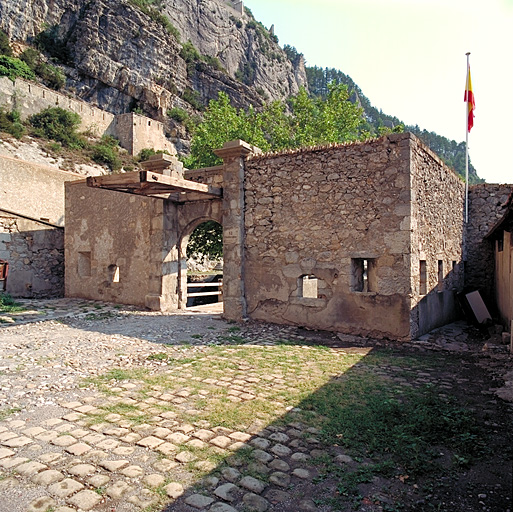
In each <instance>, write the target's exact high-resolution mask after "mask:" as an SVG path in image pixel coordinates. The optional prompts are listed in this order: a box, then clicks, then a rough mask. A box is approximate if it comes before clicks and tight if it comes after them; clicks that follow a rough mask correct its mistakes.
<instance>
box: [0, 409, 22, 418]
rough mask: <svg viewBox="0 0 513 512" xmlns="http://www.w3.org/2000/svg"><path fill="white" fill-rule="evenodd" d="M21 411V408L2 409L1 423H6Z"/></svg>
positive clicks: (0, 412) (0, 414)
mask: <svg viewBox="0 0 513 512" xmlns="http://www.w3.org/2000/svg"><path fill="white" fill-rule="evenodd" d="M20 411H21V409H20V408H19V407H9V408H7V409H0V421H4V420H5V419H7V418H8V417H9V416H11V415H13V414H16V413H17V412H20Z"/></svg>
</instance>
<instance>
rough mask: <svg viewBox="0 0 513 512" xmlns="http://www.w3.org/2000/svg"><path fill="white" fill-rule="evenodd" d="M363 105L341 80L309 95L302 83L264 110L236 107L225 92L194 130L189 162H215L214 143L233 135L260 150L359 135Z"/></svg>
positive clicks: (192, 165)
mask: <svg viewBox="0 0 513 512" xmlns="http://www.w3.org/2000/svg"><path fill="white" fill-rule="evenodd" d="M362 126H363V118H362V109H360V108H359V107H358V106H357V105H355V104H353V103H351V102H350V101H349V100H348V93H347V88H346V87H345V86H344V85H333V86H330V90H329V94H328V96H327V97H326V98H325V99H323V98H313V97H311V96H309V95H308V93H307V91H306V90H305V89H301V90H300V91H299V93H298V94H297V95H296V96H294V97H292V98H291V99H290V100H289V110H287V107H286V105H285V104H284V103H282V102H278V101H275V102H273V103H271V104H269V105H267V106H266V107H264V109H263V110H262V111H257V110H256V109H254V108H253V107H252V106H250V107H249V108H248V109H247V110H244V109H236V108H235V107H233V106H232V105H231V103H230V99H229V98H228V96H227V95H226V94H225V93H219V96H218V99H217V100H212V101H210V103H209V106H208V108H207V110H206V112H205V115H204V119H203V122H201V123H200V124H199V125H198V126H197V127H196V128H195V130H194V132H193V138H192V143H191V154H190V156H189V157H187V158H186V159H185V162H184V163H185V165H186V166H187V167H189V168H198V167H209V166H212V165H218V164H220V163H221V160H220V159H219V158H218V157H217V156H215V154H214V153H213V150H214V149H217V148H220V147H222V145H223V144H224V143H225V142H227V141H229V140H234V139H243V140H245V141H246V142H249V143H250V144H253V145H255V146H258V147H259V148H260V149H262V150H263V151H269V150H282V149H288V148H298V147H301V146H311V145H317V144H326V143H331V142H346V141H350V140H357V139H358V138H359V137H360V136H361V135H362V133H363V132H362V130H361V127H362Z"/></svg>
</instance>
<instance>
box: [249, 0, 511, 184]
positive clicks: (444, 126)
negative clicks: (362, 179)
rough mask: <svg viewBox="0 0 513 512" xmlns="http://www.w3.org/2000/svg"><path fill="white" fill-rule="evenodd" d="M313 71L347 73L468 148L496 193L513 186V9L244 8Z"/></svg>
mask: <svg viewBox="0 0 513 512" xmlns="http://www.w3.org/2000/svg"><path fill="white" fill-rule="evenodd" d="M244 3H245V6H246V7H249V8H250V9H251V11H252V12H253V14H254V16H255V18H256V19H257V20H258V21H260V22H262V23H263V24H264V25H265V26H266V27H267V28H270V27H271V25H274V29H275V34H276V35H277V36H278V38H279V43H280V46H282V47H283V45H285V44H289V45H291V46H294V47H295V48H296V49H297V50H298V52H300V53H302V54H303V55H304V56H305V60H306V65H307V66H319V67H323V68H325V67H328V68H335V69H339V70H340V71H342V72H343V73H345V74H346V75H349V76H350V77H351V78H352V79H353V80H354V82H355V83H356V84H357V85H358V86H359V87H360V89H361V90H362V92H363V94H364V95H365V96H366V97H367V98H368V99H369V100H370V102H371V104H372V105H373V106H374V107H376V108H378V109H381V110H382V111H383V112H384V113H385V114H389V115H392V116H396V117H397V118H399V119H400V120H402V121H403V122H405V123H406V124H411V125H415V124H417V125H419V127H420V128H421V129H426V130H429V131H434V132H436V133H437V134H439V135H443V136H445V137H447V138H449V139H454V140H456V141H458V142H462V141H465V136H466V105H465V102H464V100H463V97H464V91H465V79H466V69H467V56H466V53H467V52H470V57H469V59H470V69H471V75H472V88H473V92H474V96H475V101H476V109H475V118H474V127H473V128H472V130H471V132H470V134H469V154H470V158H471V161H472V164H473V165H474V167H475V168H476V170H477V173H478V175H479V177H481V178H484V179H485V180H486V181H487V182H488V183H513V155H512V153H513V133H512V132H513V127H512V123H513V94H512V93H513V0H308V1H307V0H245V2H244Z"/></svg>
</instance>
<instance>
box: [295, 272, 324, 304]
mask: <svg viewBox="0 0 513 512" xmlns="http://www.w3.org/2000/svg"><path fill="white" fill-rule="evenodd" d="M318 287H319V280H318V279H317V278H316V277H315V276H314V275H311V274H310V275H307V276H301V277H300V278H299V283H298V292H299V293H298V296H299V297H305V298H309V299H316V298H317V293H318Z"/></svg>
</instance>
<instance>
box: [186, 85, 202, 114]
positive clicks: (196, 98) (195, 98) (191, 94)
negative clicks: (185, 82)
mask: <svg viewBox="0 0 513 512" xmlns="http://www.w3.org/2000/svg"><path fill="white" fill-rule="evenodd" d="M182 99H184V100H185V101H186V102H187V103H189V104H190V105H192V106H193V107H194V108H195V109H196V110H203V109H204V108H205V107H204V105H203V104H202V103H201V97H200V94H199V93H198V91H195V90H193V89H190V88H187V89H185V91H184V92H183V95H182Z"/></svg>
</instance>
